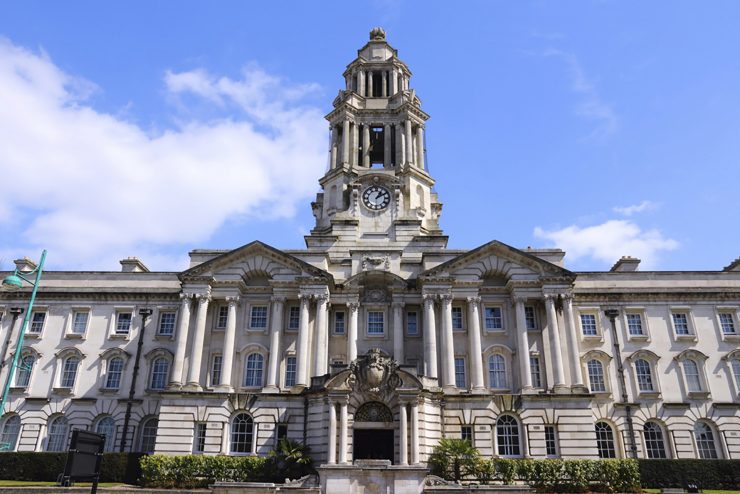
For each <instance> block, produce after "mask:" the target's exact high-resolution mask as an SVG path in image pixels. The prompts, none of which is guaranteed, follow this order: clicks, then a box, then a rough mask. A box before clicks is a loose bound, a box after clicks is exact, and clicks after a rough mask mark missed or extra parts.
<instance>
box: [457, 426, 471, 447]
mask: <svg viewBox="0 0 740 494" xmlns="http://www.w3.org/2000/svg"><path fill="white" fill-rule="evenodd" d="M460 436H461V438H462V440H463V441H468V442H469V443H470V444H473V426H472V425H463V426H462V428H461V429H460Z"/></svg>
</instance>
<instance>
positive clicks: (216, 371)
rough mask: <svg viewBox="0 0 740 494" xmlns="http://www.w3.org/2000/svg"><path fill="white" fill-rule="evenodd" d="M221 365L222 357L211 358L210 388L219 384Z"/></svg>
mask: <svg viewBox="0 0 740 494" xmlns="http://www.w3.org/2000/svg"><path fill="white" fill-rule="evenodd" d="M222 365H223V357H222V356H221V355H214V356H213V366H212V367H211V386H218V385H220V384H221V367H222Z"/></svg>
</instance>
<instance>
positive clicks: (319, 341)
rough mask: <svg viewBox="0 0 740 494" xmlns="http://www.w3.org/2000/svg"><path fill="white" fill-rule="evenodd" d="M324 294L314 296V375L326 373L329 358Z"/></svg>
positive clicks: (327, 308) (325, 296)
mask: <svg viewBox="0 0 740 494" xmlns="http://www.w3.org/2000/svg"><path fill="white" fill-rule="evenodd" d="M328 298H329V297H328V296H327V295H326V294H323V293H322V294H319V295H317V296H316V321H315V324H316V328H315V330H314V343H315V344H314V358H315V360H314V367H313V371H314V372H313V375H314V376H323V375H324V374H326V373H327V369H328V364H327V362H328V360H329V324H328V323H329V314H328V311H329V307H328V305H329V304H328V300H327V299H328Z"/></svg>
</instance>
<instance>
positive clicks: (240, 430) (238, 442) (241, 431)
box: [231, 413, 253, 453]
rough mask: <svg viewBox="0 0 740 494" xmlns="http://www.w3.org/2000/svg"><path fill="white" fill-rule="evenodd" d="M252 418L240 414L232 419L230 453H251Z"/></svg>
mask: <svg viewBox="0 0 740 494" xmlns="http://www.w3.org/2000/svg"><path fill="white" fill-rule="evenodd" d="M252 428H253V423H252V417H250V416H249V415H247V414H246V413H240V414H239V415H237V416H236V417H234V421H233V422H232V423H231V452H232V453H251V452H252Z"/></svg>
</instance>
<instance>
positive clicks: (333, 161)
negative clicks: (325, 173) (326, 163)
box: [330, 125, 339, 169]
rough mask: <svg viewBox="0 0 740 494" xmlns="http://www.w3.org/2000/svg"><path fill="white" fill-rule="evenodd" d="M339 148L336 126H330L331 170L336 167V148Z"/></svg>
mask: <svg viewBox="0 0 740 494" xmlns="http://www.w3.org/2000/svg"><path fill="white" fill-rule="evenodd" d="M338 147H339V132H338V131H337V126H336V125H332V126H331V161H330V163H331V167H332V169H334V168H336V167H337V148H338Z"/></svg>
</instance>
